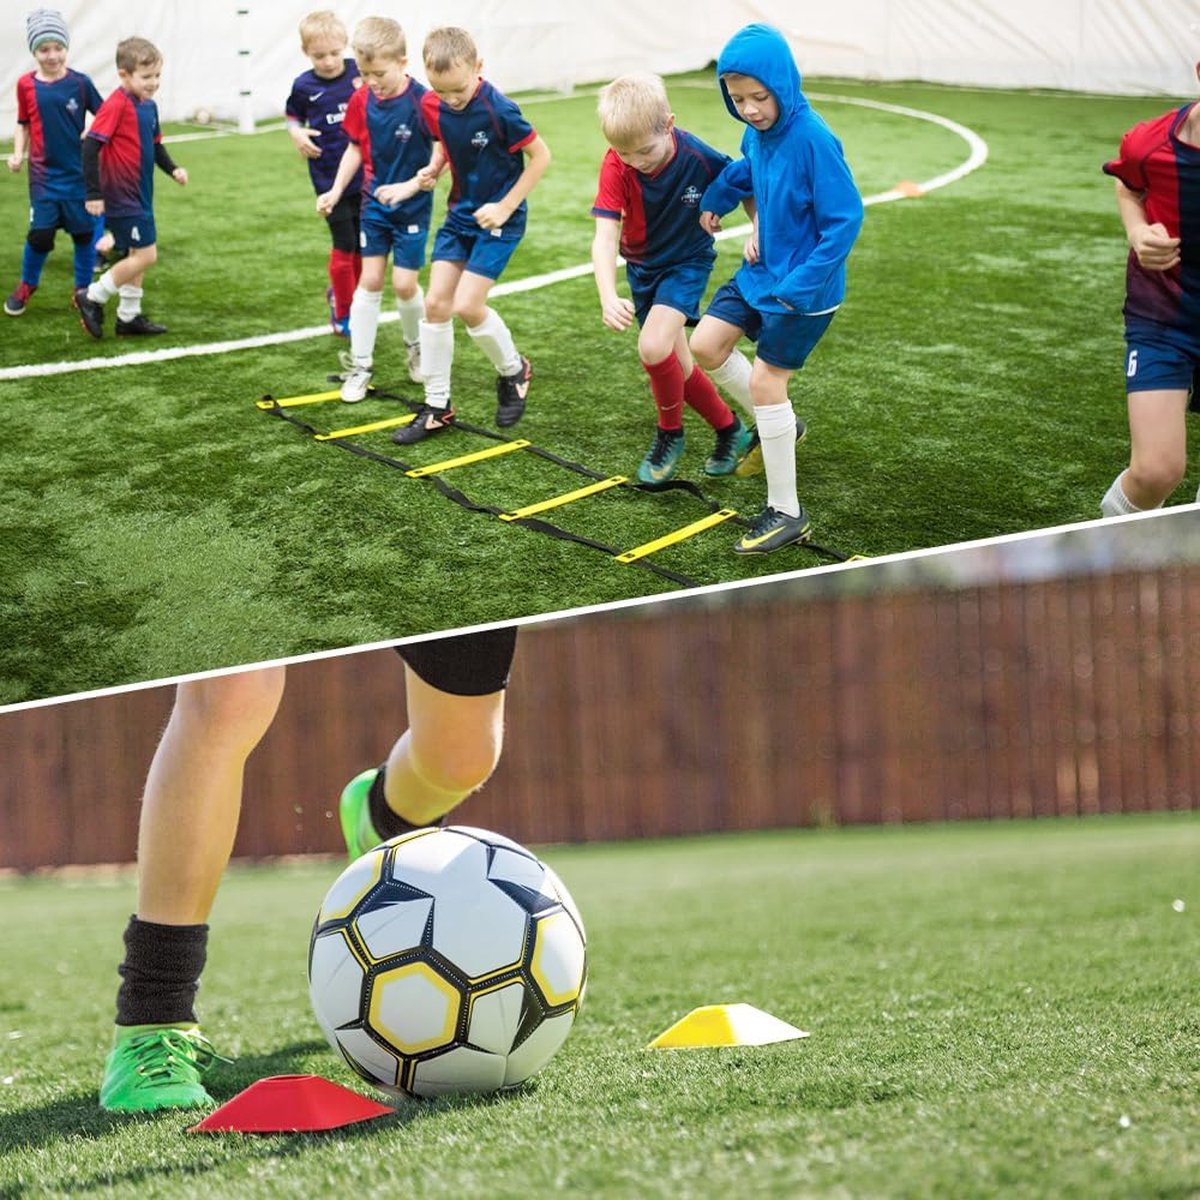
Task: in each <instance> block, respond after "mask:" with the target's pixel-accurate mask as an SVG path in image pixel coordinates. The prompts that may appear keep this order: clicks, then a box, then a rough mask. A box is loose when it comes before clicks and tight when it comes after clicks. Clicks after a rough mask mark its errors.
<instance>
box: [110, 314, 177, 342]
mask: <svg viewBox="0 0 1200 1200" xmlns="http://www.w3.org/2000/svg"><path fill="white" fill-rule="evenodd" d="M116 330H117V336H118V337H156V336H157V335H158V334H160V333H166V332H167V327H166V326H165V325H159V324H158V323H157V322H156V321H152V320H150V318H149V317H148V316H146V314H145V313H138V315H137V316H136V317H131V318H130V319H129V320H128V321H122V320H121V318H120V317H118V318H117V326H116Z"/></svg>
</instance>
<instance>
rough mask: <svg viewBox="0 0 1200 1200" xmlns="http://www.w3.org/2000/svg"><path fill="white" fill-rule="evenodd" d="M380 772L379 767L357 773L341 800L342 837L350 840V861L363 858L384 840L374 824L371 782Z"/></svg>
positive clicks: (347, 848) (347, 844)
mask: <svg viewBox="0 0 1200 1200" xmlns="http://www.w3.org/2000/svg"><path fill="white" fill-rule="evenodd" d="M378 774H379V768H378V767H372V768H371V769H370V770H369V771H363V772H362V774H361V775H355V777H354V778H353V779H352V780H350V782H349V783H348V784H346V786H345V787H344V788H343V789H342V796H341V799H340V800H339V801H338V816H339V818H340V819H341V823H342V837H344V838H345V839H346V850H347V852H348V853H349V855H350V861H351V862H353V861H354V860H355V859H358V858H361V857H362V856H363V855H364V854H366V852H367V851H368V850H374V849H375V847H376V846H378V845H379V843H380V842H382V841H383V840H384V839H383V838H381V837H380V836H379V834H377V833H376V832H375V827H374V826H373V825H372V824H371V807H370V804H369V800H370V796H371V784H373V783H374V782H375V776H376V775H378Z"/></svg>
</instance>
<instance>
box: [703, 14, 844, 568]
mask: <svg viewBox="0 0 1200 1200" xmlns="http://www.w3.org/2000/svg"><path fill="white" fill-rule="evenodd" d="M717 80H718V82H719V83H720V85H721V92H722V94H723V96H724V98H725V106H726V108H728V109H729V111H730V113H731V114H732V115H733V116H734V117H736V118H737V119H738V120H739V121H743V122H744V123H745V124H746V125H747V126H748V128H747V129H746V131H745V133H744V134H743V135H742V146H741V150H742V156H743V157H742V158H740V159H739V160H737V161H736V162H732V163H730V164H729V165H728V166H727V167H726V168H725V170H724V171H722V172H721V174H720V175H719V176H718V177H717V179H716V180H714V181H713V183H712V184H711V185H710V186H709V187H708V188H707V190H706V191H705V193H704V195H703V197H702V198H701V201H700V208H701V214H700V223H701V225H703V226H704V228H705V229H706V230H708V232H709V233H716V232H717V231H718V230H719V229H720V227H721V224H720V219H721V217H722V216H724V215H725V214H726V213H728V212H731V211H732V210H733V209H734V208H736V207H737V206H738V205H739V204H741V203H742V202H743V201H745V200H747V199H751V200H752V201H753V203H754V207H755V220H754V231H753V233H752V234H751V236H750V238H749V239H748V240H747V242H746V247H745V252H744V253H745V261H744V262H743V263H742V265H741V267H740V268H739V269H738V271H737V273H736V274H735V275H734V277H733V278H732V279H731V280H730V281H729V282H728V283H727V284H725V286H724V287H722V288H720V289H719V290H718V291H717V293H716V294H715V295H714V296H713V298H712V302H711V303H710V304H709V306H708V309H707V311H706V312H705V314H704V316H703V317H702V318H701V320H700V324H699V325H698V326H697V327H696V331H695V333H694V334H693V335H692V341H691V348H692V353H693V355H694V356H695V358H696V361H697V362H699V363H700V365H701V366H702V367H704V368H705V370H707V371H708V372H709V374H710V375H711V376H712V379H713V381H714V382H715V383H717V384H718V385H722V386H726V387H728V386H729V385H730V384H735V385H736V381H737V380H738V378H739V377H740V378H741V379H743V380H745V377H746V376H747V375H748V376H749V390H750V396H751V399H752V400H753V401H754V411H755V416H756V418H757V422H758V433H759V437H760V438H761V442H762V455H763V465H764V467H765V468H766V473H767V505H766V507H765V508H764V509H763V511H762V512H761V513H760V514H759V515H758V517H757V518H756V519H755V521H754V523H753V525H752V527H751V528H750V530H749V531H748V532H747V533H746V534H745V535H744V536H743V537H742V538H741V539H740V540H739V541H738V542H737V544H736V545H735V546H734V550H736V551H737V552H738V553H739V554H765V553H767V552H768V551H771V550H778V549H779V548H780V547H781V546H789V545H792V544H793V543H797V542H803V541H805V540H806V539H807V538H808V536H809V523H808V517H807V515H806V514H805V512H804V506H803V505H802V504H801V503H800V500H799V497H798V496H797V494H796V414H795V412H794V411H793V410H792V404H791V401H790V400H789V399H788V392H787V386H788V380H789V379H790V378H791V375H792V372H793V371H797V370H799V369H800V368H801V367H802V366H803V365H804V362H805V359H807V358H808V355H809V354H810V353H811V351H812V348H813V347H814V346H815V345H816V344H817V342H818V341H819V340H820V338H821V335H822V334H823V333H824V332H825V330H826V329H827V328H828V327H829V323H830V321H832V320H833V314H834V313H835V312H836V311H837V309H838V306H839V305H840V304H841V302H842V299H843V297H844V295H845V290H846V258H847V256H848V255H849V253H850V248H851V247H852V246H853V245H854V239H855V238H856V237H857V236H858V231H859V229H860V227H861V226H862V219H863V204H862V198H861V197H860V196H859V194H858V189H857V188H856V187H855V185H854V178H853V176H852V175H851V174H850V168H849V167H848V166H847V165H846V159H845V157H844V155H843V153H842V145H841V143H840V142H839V141H838V139H837V138H836V137H835V136H834V134H833V132H832V131H831V130H830V128H829V126H828V125H826V124H825V122H824V121H823V120H822V119H821V118H820V117H819V116H818V115H817V114H816V113H815V112H813V110H812V109H811V108H810V107H809V103H808V100H807V99H806V98H805V96H804V93H803V92H802V91H801V88H800V71H799V69H798V68H797V66H796V62H795V59H794V58H793V57H792V52H791V49H790V48H789V47H788V44H787V42H786V41H785V40H784V37H783V35H782V34H781V33H780V32H779V31H778V30H777V29H774V28H772V27H771V26H769V25H760V24H755V25H747V26H746V27H745V28H743V29H741V30H739V31H738V32H737V33H735V34H734V35H733V37H732V38H731V39H730V40H729V42H728V44H727V45H726V46H725V48H724V49H723V50H722V51H721V54H720V57H719V58H718V59H717ZM743 335H744V336H746V337H749V338H750V339H751V340H752V341H754V342H756V343H757V347H758V352H757V357H756V358H755V361H754V363H753V365H751V364H750V362H749V360H747V359H746V357H745V356H744V355H742V354H741V353H740V351H738V349H737V343H738V341H739V339H740V338H741V337H742V336H743Z"/></svg>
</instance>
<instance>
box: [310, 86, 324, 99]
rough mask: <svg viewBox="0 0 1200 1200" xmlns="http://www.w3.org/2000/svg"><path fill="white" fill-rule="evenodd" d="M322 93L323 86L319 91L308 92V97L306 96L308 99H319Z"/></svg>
mask: <svg viewBox="0 0 1200 1200" xmlns="http://www.w3.org/2000/svg"><path fill="white" fill-rule="evenodd" d="M323 95H325V89H324V88H322V89H321V90H320V91H319V92H311V93H310V94H309V97H308V98H309V99H310V100H320V98H321V97H322V96H323Z"/></svg>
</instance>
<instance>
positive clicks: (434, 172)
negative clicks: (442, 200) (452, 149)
mask: <svg viewBox="0 0 1200 1200" xmlns="http://www.w3.org/2000/svg"><path fill="white" fill-rule="evenodd" d="M447 166H449V159H447V158H446V148H445V146H443V145H442V143H441V142H434V143H433V153H432V154H431V155H430V156H429V162H428V163H426V165H425V166H423V167H422V168H421V169H420V170H419V171H418V172H417V179H418V180H419V181H420V185H421V190H422V191H424V192H432V191H433V189H434V188H435V187H436V186H437V181H438V180H439V179H440V178H441V176H442V172H443V171H444V170H445V169H446V167H447Z"/></svg>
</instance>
